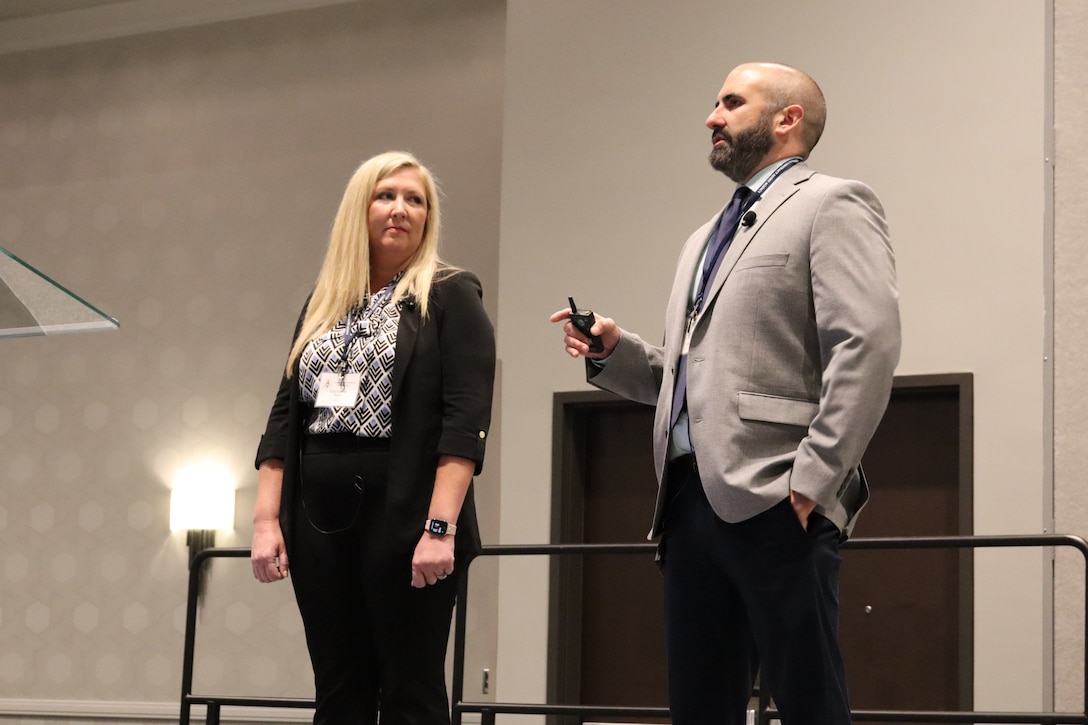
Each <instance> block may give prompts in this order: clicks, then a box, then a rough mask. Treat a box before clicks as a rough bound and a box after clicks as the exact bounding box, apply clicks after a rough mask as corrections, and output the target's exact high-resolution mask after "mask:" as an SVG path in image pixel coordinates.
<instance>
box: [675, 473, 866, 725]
mask: <svg viewBox="0 0 1088 725" xmlns="http://www.w3.org/2000/svg"><path fill="white" fill-rule="evenodd" d="M667 481H668V485H669V489H670V490H669V493H670V494H671V496H672V500H671V502H670V504H669V509H668V512H667V518H666V521H665V530H664V536H663V540H662V556H663V559H662V570H663V572H664V575H665V619H666V649H667V652H668V660H669V709H670V710H671V713H672V718H673V723H674V725H719V724H721V725H744V723H745V716H746V710H747V707H748V702H749V699H750V698H751V694H752V688H753V683H754V679H755V676H756V672H757V671H761V672H762V675H761V686H764V687H766V688H768V690H769V692H770V694H771V695H772V697H773V698H774V701H775V705H776V706H777V708H778V710H779V712H780V713H781V719H782V723H783V725H848V724H849V722H850V705H849V701H848V698H847V692H846V674H845V671H844V669H843V664H842V657H841V655H840V652H839V646H838V613H839V603H838V589H839V562H840V558H839V538H840V534H839V530H838V529H837V528H836V527H835V525H834V524H832V523H831V522H830V521H828V520H827V519H826V518H824V517H823V516H820V515H819V514H813V515H812V516H810V517H809V523H808V530H807V531H806V530H805V529H803V528H802V527H801V523H800V521H799V520H798V518H797V515H796V514H795V513H794V511H793V507H792V506H791V505H790V501H789V499H788V498H787V499H785V500H783V501H782V502H781V503H779V504H778V505H776V506H774V507H773V508H771V509H769V510H767V511H764V512H763V513H761V514H759V515H758V516H755V517H753V518H751V519H748V520H747V521H742V522H740V523H736V524H729V523H726V522H725V521H722V520H721V519H720V518H718V516H717V514H715V513H714V511H713V509H711V507H710V504H709V502H708V501H707V499H706V494H705V492H704V491H703V486H702V482H701V481H700V480H699V475H698V472H697V471H696V470H695V469H694V467H693V466H692V465H691V462H690V459H689V460H687V461H686V462H685V463H674V464H670V468H669V476H668V479H667Z"/></svg>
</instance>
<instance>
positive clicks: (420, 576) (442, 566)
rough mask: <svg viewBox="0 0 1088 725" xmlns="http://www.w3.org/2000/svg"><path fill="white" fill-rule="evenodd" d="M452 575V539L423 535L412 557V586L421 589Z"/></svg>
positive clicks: (449, 537) (428, 534)
mask: <svg viewBox="0 0 1088 725" xmlns="http://www.w3.org/2000/svg"><path fill="white" fill-rule="evenodd" d="M452 573H453V537H452V536H436V535H435V534H430V533H424V534H423V536H422V538H420V540H419V543H418V544H416V551H415V554H414V555H413V556H412V586H413V587H415V588H417V589H422V588H423V587H425V586H427V585H428V584H435V583H437V582H438V581H439V580H441V579H445V578H446V577H447V576H449V575H450V574H452Z"/></svg>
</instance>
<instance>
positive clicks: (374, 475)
mask: <svg viewBox="0 0 1088 725" xmlns="http://www.w3.org/2000/svg"><path fill="white" fill-rule="evenodd" d="M310 438H312V439H321V440H322V442H323V445H321V446H315V445H308V446H307V448H306V452H305V453H304V455H303V465H302V475H303V479H302V494H303V495H302V496H300V497H299V500H300V504H299V508H298V511H297V512H296V519H295V521H296V525H295V532H294V541H293V544H292V549H291V551H289V552H288V555H289V557H290V562H291V578H292V581H293V584H294V589H295V598H296V599H297V600H298V606H299V611H300V612H301V614H302V621H303V624H304V625H305V629H306V645H307V647H308V648H309V652H310V660H311V662H312V664H313V668H314V683H315V686H316V691H317V695H316V699H317V711H316V713H315V715H314V723H320V724H322V725H324V724H325V723H329V724H332V725H344V724H346V723H352V724H353V725H354V724H355V723H371V724H372V723H376V722H377V720H378V713H379V712H380V713H381V722H382V725H407V724H408V723H411V724H413V725H432V724H433V725H448V724H449V722H450V715H449V699H448V697H447V694H446V682H445V661H446V643H447V642H448V640H449V631H450V621H451V617H452V613H453V606H454V601H455V599H456V594H457V580H458V578H459V576H460V574H459V570H455V571H454V573H453V574H452V575H451V576H449V577H448V578H446V579H444V580H442V581H440V582H438V583H437V584H436V585H434V586H428V587H425V588H423V589H413V588H412V586H411V578H412V569H411V565H412V554H413V552H412V551H410V550H409V551H388V550H387V547H383V546H381V545H380V542H378V543H377V544H376V543H375V542H373V541H370V540H369V538H370V537H368V534H369V533H370V531H371V529H372V527H373V522H374V519H375V517H377V516H380V515H381V512H382V507H383V500H384V483H385V475H386V474H385V471H386V465H387V463H388V446H385V447H384V449H383V448H382V447H381V446H375V448H374V450H362V451H360V450H344V451H339V452H336V451H335V445H332V446H330V445H328V443H327V442H328V441H331V442H332V443H333V444H335V441H336V438H335V437H331V436H311V437H310ZM356 476H358V477H359V479H356ZM311 520H312V521H311ZM319 529H320V530H319ZM422 531H423V529H422V522H421V526H420V535H422Z"/></svg>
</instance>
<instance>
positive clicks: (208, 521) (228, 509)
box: [170, 462, 235, 568]
mask: <svg viewBox="0 0 1088 725" xmlns="http://www.w3.org/2000/svg"><path fill="white" fill-rule="evenodd" d="M234 490H235V485H234V478H233V477H232V476H231V475H230V471H229V470H228V469H227V467H226V466H225V465H223V464H220V463H216V462H202V463H195V464H192V465H189V466H186V467H184V468H182V469H180V470H178V472H177V473H176V474H175V475H174V480H173V485H172V487H171V491H170V530H171V531H186V532H187V534H186V538H185V543H186V544H187V545H188V547H189V567H190V568H192V565H193V559H194V558H195V557H196V555H197V554H199V553H200V552H201V551H204V549H207V548H210V547H213V546H215V532H216V529H224V530H230V529H233V528H234Z"/></svg>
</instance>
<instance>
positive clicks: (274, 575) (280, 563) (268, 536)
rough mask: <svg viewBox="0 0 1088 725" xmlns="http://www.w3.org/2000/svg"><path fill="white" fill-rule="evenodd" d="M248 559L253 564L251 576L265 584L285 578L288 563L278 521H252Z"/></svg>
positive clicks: (288, 568) (288, 567) (288, 566)
mask: <svg viewBox="0 0 1088 725" xmlns="http://www.w3.org/2000/svg"><path fill="white" fill-rule="evenodd" d="M249 561H250V564H252V565H253V576H254V577H255V578H256V579H257V581H259V582H262V583H265V584H267V583H269V582H278V581H280V580H281V579H286V578H287V574H288V572H289V570H290V565H289V563H288V561H287V547H286V546H285V545H284V543H283V532H282V531H281V530H280V522H279V521H277V520H276V519H272V520H271V521H257V522H254V524H253V546H252V547H251V550H250V555H249Z"/></svg>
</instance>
